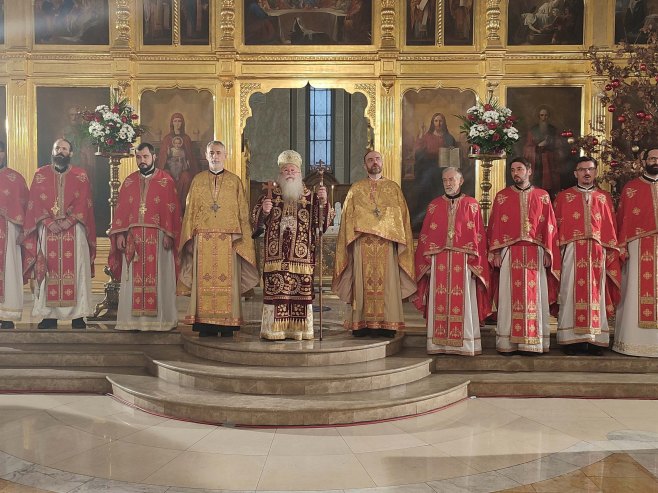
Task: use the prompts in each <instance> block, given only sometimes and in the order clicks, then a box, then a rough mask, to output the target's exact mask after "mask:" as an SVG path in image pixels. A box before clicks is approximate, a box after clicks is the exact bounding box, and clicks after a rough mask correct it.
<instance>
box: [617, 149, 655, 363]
mask: <svg viewBox="0 0 658 493" xmlns="http://www.w3.org/2000/svg"><path fill="white" fill-rule="evenodd" d="M642 164H643V165H644V173H643V174H642V176H640V177H639V178H635V179H634V180H631V181H629V182H628V183H627V184H626V186H625V187H624V189H623V190H622V192H621V200H620V202H619V210H618V211H617V229H618V241H619V248H620V254H621V261H622V282H621V302H620V303H619V306H618V308H617V317H616V319H615V323H616V324H615V342H614V344H613V346H612V349H613V351H617V352H618V353H623V354H629V355H631V356H650V357H653V358H656V357H658V302H657V300H658V276H656V275H654V273H655V272H656V268H657V266H658V254H656V252H658V146H654V147H650V148H649V149H648V150H646V151H645V152H644V153H643V154H642Z"/></svg>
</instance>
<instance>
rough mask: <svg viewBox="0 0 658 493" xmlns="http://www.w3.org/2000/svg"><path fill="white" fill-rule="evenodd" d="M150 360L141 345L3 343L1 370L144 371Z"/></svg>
mask: <svg viewBox="0 0 658 493" xmlns="http://www.w3.org/2000/svg"><path fill="white" fill-rule="evenodd" d="M146 363H147V360H146V358H145V355H144V351H143V350H140V349H139V346H131V345H127V346H123V347H122V346H115V345H104V344H11V345H9V344H2V343H0V368H38V367H53V366H54V367H85V366H95V367H106V368H111V367H116V366H135V367H141V368H144V367H145V366H146Z"/></svg>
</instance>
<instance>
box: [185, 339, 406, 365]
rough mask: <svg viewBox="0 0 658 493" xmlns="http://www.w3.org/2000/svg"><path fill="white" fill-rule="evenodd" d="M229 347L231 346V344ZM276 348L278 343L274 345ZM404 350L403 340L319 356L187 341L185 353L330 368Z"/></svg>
mask: <svg viewBox="0 0 658 493" xmlns="http://www.w3.org/2000/svg"><path fill="white" fill-rule="evenodd" d="M229 344H230V343H229ZM273 344H276V343H273ZM401 348H402V338H401V337H398V338H396V339H393V340H389V341H386V342H383V343H381V344H379V345H376V346H373V345H370V346H368V347H363V348H355V349H336V350H333V351H332V350H327V351H319V352H311V351H306V352H303V351H299V352H293V351H287V352H266V351H258V352H256V351H253V350H249V349H241V348H240V346H239V345H233V346H230V347H229V346H228V344H227V346H225V347H218V346H212V345H205V344H202V343H199V342H198V340H195V339H188V338H185V339H184V349H185V351H186V352H188V353H189V354H192V355H194V356H196V357H198V358H203V359H208V360H212V361H221V362H223V363H233V364H238V365H249V366H329V365H346V364H350V363H362V362H364V361H373V360H376V359H380V358H385V357H386V356H392V355H394V354H396V353H397V352H399V351H400V349H401Z"/></svg>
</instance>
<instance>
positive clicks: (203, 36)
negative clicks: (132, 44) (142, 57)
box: [142, 0, 210, 45]
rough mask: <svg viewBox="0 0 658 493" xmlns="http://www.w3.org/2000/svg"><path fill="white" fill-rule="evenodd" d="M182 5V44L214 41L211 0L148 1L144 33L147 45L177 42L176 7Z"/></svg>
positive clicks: (201, 43)
mask: <svg viewBox="0 0 658 493" xmlns="http://www.w3.org/2000/svg"><path fill="white" fill-rule="evenodd" d="M174 8H178V9H179V11H178V14H179V15H178V18H179V19H180V23H179V25H178V28H179V30H180V32H179V33H178V34H179V36H178V39H180V44H181V45H208V44H210V0H181V1H180V2H178V3H172V1H171V0H144V2H143V11H142V33H143V37H142V39H143V42H144V44H145V45H172V44H173V42H174V29H176V27H177V26H176V25H174V15H173V9H174Z"/></svg>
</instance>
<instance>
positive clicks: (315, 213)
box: [252, 150, 328, 341]
mask: <svg viewBox="0 0 658 493" xmlns="http://www.w3.org/2000/svg"><path fill="white" fill-rule="evenodd" d="M277 164H278V166H279V177H278V180H277V185H276V186H275V187H274V190H273V191H272V194H271V198H270V197H269V196H268V195H269V194H268V195H263V196H262V197H260V199H259V200H258V203H257V204H256V206H255V207H254V210H253V212H252V221H253V223H254V229H256V230H257V231H258V230H262V227H263V226H264V227H265V249H264V251H265V264H264V266H263V318H262V323H261V328H260V336H261V337H262V338H263V339H267V340H270V341H277V340H283V339H294V340H297V341H301V340H303V339H313V273H314V270H315V242H316V239H317V235H318V232H319V230H320V228H322V232H324V231H325V230H326V228H327V222H328V207H327V189H326V188H325V187H324V186H320V187H318V189H317V192H315V193H314V192H311V191H310V190H309V189H308V188H306V186H305V185H304V182H303V181H302V170H301V166H302V157H301V156H300V155H299V153H298V152H296V151H293V150H288V151H283V152H282V153H281V154H279V158H278V159H277Z"/></svg>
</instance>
